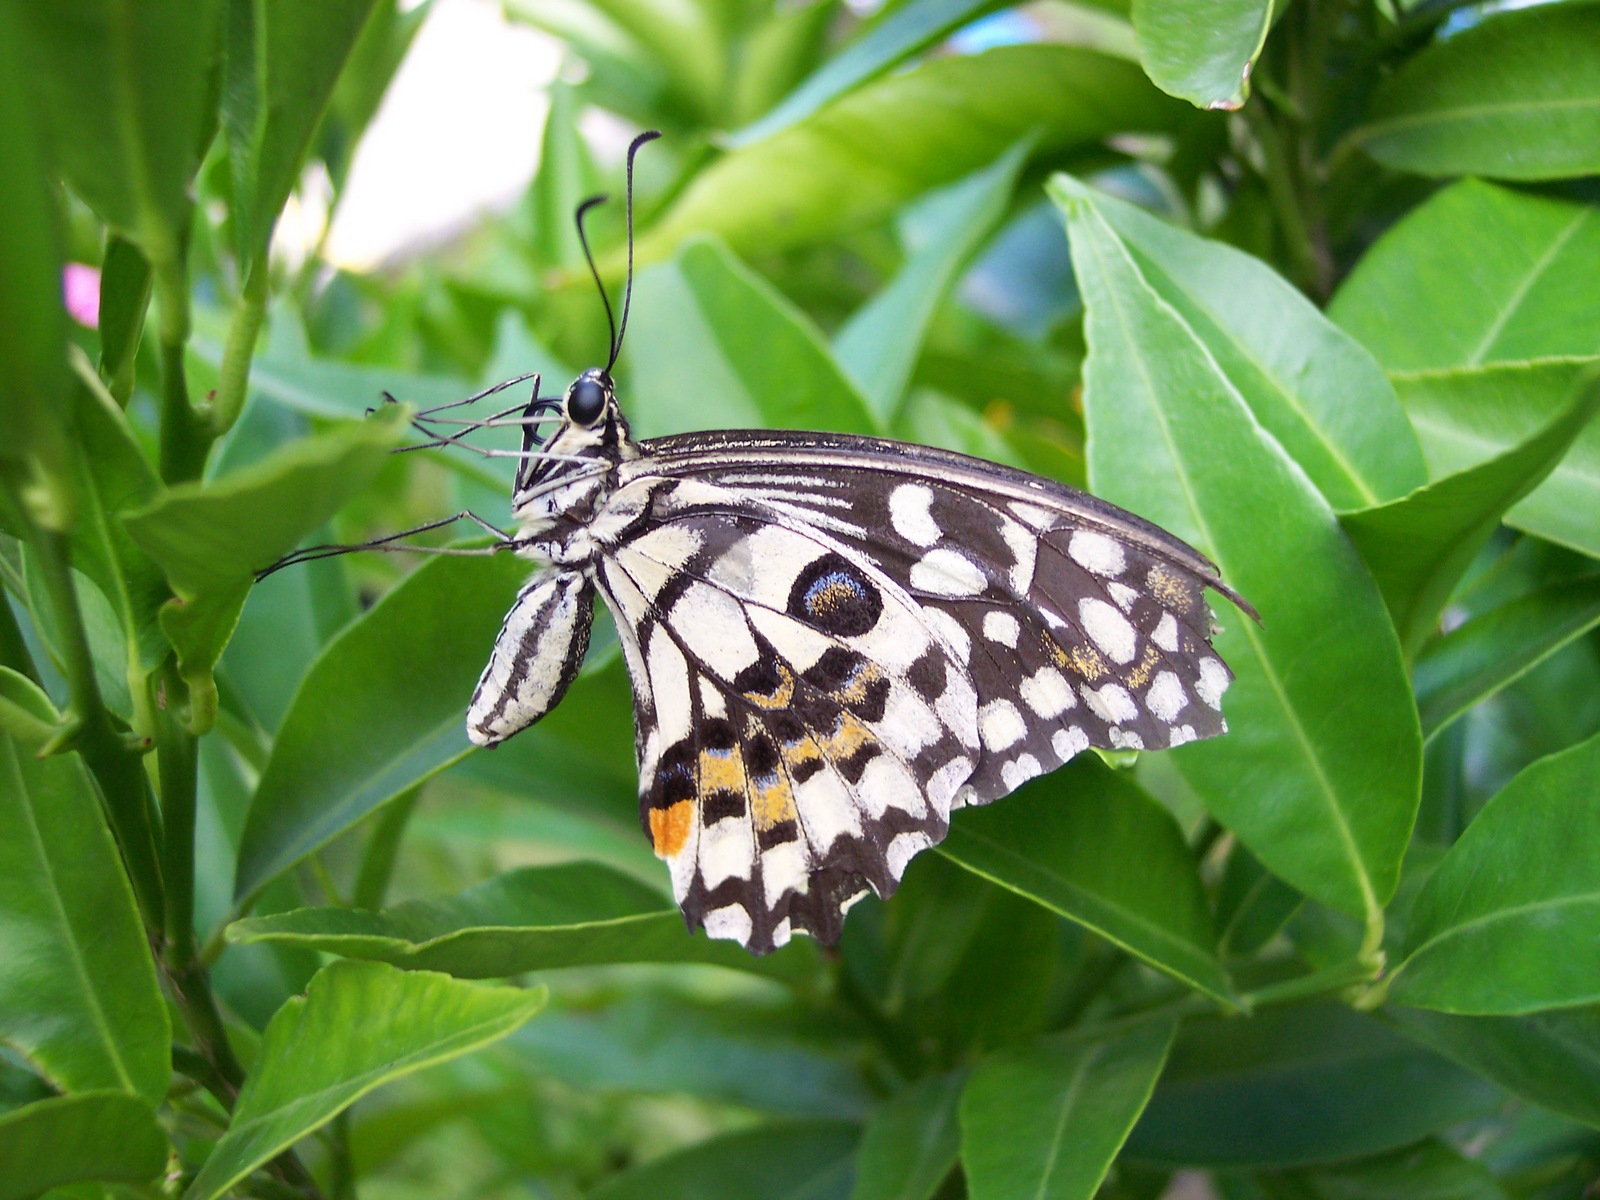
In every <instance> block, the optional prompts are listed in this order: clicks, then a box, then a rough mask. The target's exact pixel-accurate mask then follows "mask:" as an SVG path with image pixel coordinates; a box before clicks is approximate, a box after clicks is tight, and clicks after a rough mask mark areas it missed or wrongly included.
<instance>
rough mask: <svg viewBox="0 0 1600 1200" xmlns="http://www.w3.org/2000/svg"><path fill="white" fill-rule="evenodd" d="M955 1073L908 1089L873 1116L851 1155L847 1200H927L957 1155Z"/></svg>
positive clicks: (961, 1081)
mask: <svg viewBox="0 0 1600 1200" xmlns="http://www.w3.org/2000/svg"><path fill="white" fill-rule="evenodd" d="M965 1083H966V1076H965V1075H964V1074H962V1073H960V1072H953V1073H951V1074H949V1075H940V1076H937V1077H935V1078H932V1079H925V1080H923V1081H922V1082H920V1083H915V1084H912V1085H911V1086H910V1087H908V1088H904V1089H902V1090H901V1091H899V1092H897V1093H895V1095H893V1096H892V1097H890V1098H889V1100H888V1101H887V1102H886V1103H885V1104H884V1105H883V1107H882V1108H880V1109H879V1110H878V1111H877V1113H876V1114H875V1115H874V1116H873V1118H872V1120H871V1122H870V1123H869V1124H868V1125H867V1132H866V1134H865V1135H864V1136H863V1137H862V1139H861V1150H860V1152H859V1153H858V1154H857V1155H856V1186H855V1190H854V1191H853V1192H851V1193H850V1200H931V1198H932V1197H933V1196H934V1195H935V1194H936V1193H937V1192H938V1191H939V1185H940V1184H942V1183H943V1182H944V1181H945V1177H946V1176H947V1175H949V1174H950V1168H952V1167H954V1166H955V1165H956V1156H957V1155H958V1154H959V1153H960V1151H961V1127H960V1124H959V1122H958V1119H957V1106H958V1105H959V1103H960V1101H961V1092H962V1088H963V1086H964V1085H965Z"/></svg>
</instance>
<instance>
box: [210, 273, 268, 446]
mask: <svg viewBox="0 0 1600 1200" xmlns="http://www.w3.org/2000/svg"><path fill="white" fill-rule="evenodd" d="M266 316H267V271H266V268H265V267H264V266H261V267H258V268H256V269H255V270H253V271H251V273H250V276H249V278H247V279H246V280H245V284H244V290H243V291H242V292H241V293H240V294H239V299H238V302H237V303H236V304H235V306H234V310H233V321H232V323H231V324H230V325H229V327H228V341H227V344H226V345H225V346H224V347H223V349H222V367H221V370H220V371H219V373H218V376H217V391H216V395H215V397H214V398H213V399H212V402H211V420H210V431H211V436H212V437H221V436H222V435H223V434H225V433H227V432H228V430H230V429H232V428H233V423H234V422H235V421H237V420H238V419H239V412H240V410H241V409H242V408H244V399H245V393H246V391H247V389H248V386H249V383H250V359H251V358H252V357H253V356H254V355H255V352H256V339H257V337H259V336H260V334H261V325H262V322H263V321H264V320H265V319H266Z"/></svg>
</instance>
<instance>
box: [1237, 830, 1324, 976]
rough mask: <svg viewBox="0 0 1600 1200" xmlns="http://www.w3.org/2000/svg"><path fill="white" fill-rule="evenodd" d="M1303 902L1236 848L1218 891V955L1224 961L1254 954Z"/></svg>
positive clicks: (1254, 859)
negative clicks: (1236, 956) (1232, 957)
mask: <svg viewBox="0 0 1600 1200" xmlns="http://www.w3.org/2000/svg"><path fill="white" fill-rule="evenodd" d="M1304 901H1305V897H1304V896H1302V895H1301V894H1300V893H1299V892H1297V891H1295V890H1294V889H1293V888H1292V887H1290V886H1289V885H1288V884H1286V883H1285V882H1283V880H1281V879H1279V878H1278V877H1277V876H1276V875H1274V874H1272V873H1271V872H1270V871H1268V870H1267V869H1266V868H1265V867H1263V866H1262V865H1261V860H1260V859H1258V858H1257V857H1256V856H1255V855H1254V854H1251V853H1250V851H1248V850H1246V849H1245V848H1244V847H1243V846H1235V847H1234V849H1233V853H1232V854H1230V855H1228V866H1227V869H1226V870H1225V871H1224V872H1223V875H1222V883H1221V884H1220V885H1219V887H1218V888H1217V927H1218V928H1219V929H1220V930H1221V933H1220V934H1219V936H1218V938H1217V950H1218V952H1219V953H1220V954H1221V955H1222V956H1223V957H1224V958H1228V957H1231V956H1234V955H1248V954H1254V953H1255V952H1256V951H1258V950H1260V949H1261V948H1262V947H1263V946H1265V945H1266V944H1267V943H1268V942H1270V941H1271V940H1272V939H1273V938H1274V937H1275V936H1277V934H1278V931H1279V930H1281V929H1282V928H1283V927H1284V924H1285V923H1286V922H1287V921H1288V920H1289V918H1290V917H1292V916H1294V914H1295V913H1296V912H1297V911H1298V910H1299V908H1300V905H1301V904H1302V903H1304Z"/></svg>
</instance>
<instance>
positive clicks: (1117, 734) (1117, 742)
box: [1111, 729, 1144, 750]
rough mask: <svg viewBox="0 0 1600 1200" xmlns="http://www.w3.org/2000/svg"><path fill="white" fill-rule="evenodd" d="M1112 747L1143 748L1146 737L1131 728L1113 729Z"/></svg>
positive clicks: (1125, 748) (1117, 748) (1122, 748)
mask: <svg viewBox="0 0 1600 1200" xmlns="http://www.w3.org/2000/svg"><path fill="white" fill-rule="evenodd" d="M1111 748H1112V749H1113V750H1143V749H1144V739H1143V738H1142V737H1140V736H1139V735H1138V734H1137V733H1134V732H1133V731H1132V730H1131V729H1113V730H1112V731H1111Z"/></svg>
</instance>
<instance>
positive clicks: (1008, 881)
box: [939, 756, 1234, 1003]
mask: <svg viewBox="0 0 1600 1200" xmlns="http://www.w3.org/2000/svg"><path fill="white" fill-rule="evenodd" d="M939 851H940V853H942V854H943V855H945V856H946V857H947V858H950V859H953V860H954V861H955V862H957V863H960V864H961V865H962V866H963V867H966V868H967V870H969V871H972V872H975V873H976V874H979V875H982V876H983V877H984V878H986V879H991V880H993V881H994V882H995V883H998V884H999V885H1000V886H1001V887H1005V888H1009V889H1011V890H1012V891H1015V892H1019V893H1021V894H1022V895H1024V896H1027V897H1028V898H1029V899H1031V900H1034V901H1036V902H1037V903H1039V904H1042V905H1044V906H1045V907H1046V908H1049V909H1052V910H1053V911H1055V912H1058V913H1060V914H1061V915H1062V916H1064V917H1068V918H1070V919H1071V920H1074V921H1077V922H1079V923H1080V924H1082V925H1085V926H1087V927H1088V928H1090V929H1093V930H1094V931H1095V932H1096V933H1098V934H1100V935H1101V936H1102V937H1105V938H1108V939H1110V940H1111V941H1113V942H1115V943H1117V944H1118V945H1119V946H1121V947H1123V948H1124V949H1126V950H1128V951H1129V952H1130V953H1132V954H1135V955H1137V956H1138V957H1140V958H1142V959H1144V960H1145V961H1146V962H1148V963H1150V964H1151V965H1152V966H1156V967H1159V968H1161V969H1162V970H1163V971H1166V972H1168V973H1170V974H1172V975H1174V976H1176V977H1177V978H1179V979H1181V980H1183V981H1184V982H1185V983H1187V984H1189V985H1190V986H1192V987H1196V988H1199V989H1200V990H1201V991H1204V992H1207V993H1209V994H1210V995H1212V996H1215V997H1217V998H1218V999H1219V1000H1222V1001H1224V1002H1225V1003H1233V1002H1234V992H1233V988H1232V986H1231V985H1230V984H1229V982H1228V977H1227V975H1226V974H1225V973H1224V972H1223V970H1222V967H1221V966H1220V965H1219V964H1218V962H1217V956H1216V949H1215V947H1216V935H1215V933H1214V932H1213V931H1212V927H1211V913H1210V911H1209V910H1208V908H1207V907H1206V899H1205V893H1204V892H1203V891H1202V890H1201V887H1200V877H1199V875H1198V873H1197V871H1196V866H1195V861H1194V854H1193V852H1192V851H1191V850H1190V849H1189V846H1188V844H1187V843H1185V841H1184V840H1183V832H1182V830H1180V829H1179V828H1178V825H1177V822H1176V821H1174V820H1173V819H1172V817H1171V815H1170V814H1169V813H1168V812H1167V811H1166V810H1165V809H1164V808H1162V807H1161V806H1160V805H1159V804H1157V803H1156V802H1155V801H1154V800H1152V799H1151V798H1150V797H1149V796H1148V795H1146V794H1145V793H1144V792H1143V791H1141V790H1140V789H1139V787H1138V786H1137V785H1135V784H1133V783H1131V782H1129V781H1128V780H1127V779H1126V778H1125V777H1123V776H1122V775H1120V774H1118V773H1117V772H1115V771H1113V770H1111V769H1110V768H1109V767H1107V766H1105V765H1104V764H1102V763H1101V762H1100V761H1099V760H1098V759H1095V758H1093V757H1092V756H1085V757H1084V758H1081V759H1078V760H1077V761H1075V762H1072V763H1070V764H1068V765H1067V766H1065V767H1063V768H1062V769H1061V770H1059V771H1056V772H1054V773H1052V774H1050V775H1046V776H1044V777H1043V778H1041V779H1037V780H1035V781H1033V782H1031V783H1029V784H1027V785H1026V786H1025V787H1023V788H1022V789H1020V790H1019V791H1018V792H1017V793H1016V794H1015V795H1013V796H1010V797H1008V798H1007V799H1006V802H1005V803H1004V804H995V805H988V806H985V807H983V808H975V809H971V810H967V811H963V812H962V813H961V814H960V815H959V816H958V817H957V818H956V819H955V821H954V823H953V824H952V825H951V827H950V833H949V836H948V837H947V838H946V839H945V841H944V842H943V843H942V844H941V845H940V847H939ZM1129 863H1138V864H1139V870H1138V871H1137V872H1133V871H1129V870H1128V869H1127V864H1129Z"/></svg>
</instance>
